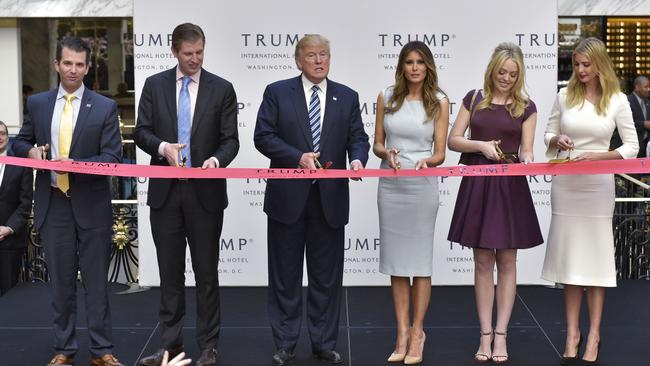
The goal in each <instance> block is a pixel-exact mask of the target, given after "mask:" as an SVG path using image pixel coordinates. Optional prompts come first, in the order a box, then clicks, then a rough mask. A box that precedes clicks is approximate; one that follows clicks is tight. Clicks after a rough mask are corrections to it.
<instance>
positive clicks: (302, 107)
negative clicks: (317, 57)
mask: <svg viewBox="0 0 650 366" xmlns="http://www.w3.org/2000/svg"><path fill="white" fill-rule="evenodd" d="M292 89H293V90H292V93H291V100H292V101H293V107H294V109H295V111H296V119H297V120H298V125H299V128H300V129H301V130H302V133H303V135H304V136H305V140H306V141H307V145H309V148H310V149H311V151H313V150H314V141H313V140H312V138H311V130H310V128H309V113H308V111H307V101H306V100H305V90H304V89H303V87H302V79H301V78H300V76H298V77H297V78H296V79H295V82H294V84H293V88H292ZM321 145H322V144H321Z"/></svg>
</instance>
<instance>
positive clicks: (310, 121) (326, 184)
mask: <svg viewBox="0 0 650 366" xmlns="http://www.w3.org/2000/svg"><path fill="white" fill-rule="evenodd" d="M295 58H296V65H297V66H298V68H299V69H300V70H301V71H302V75H301V76H298V77H295V78H292V79H288V80H282V81H278V82H275V83H273V84H270V85H269V86H267V88H266V90H265V91H264V98H263V100H262V104H261V105H260V109H259V112H258V114H257V123H256V126H255V147H256V148H257V149H258V150H259V151H260V152H261V153H262V154H264V155H265V156H266V157H268V158H269V159H271V168H296V167H299V168H304V169H317V168H320V167H321V166H326V165H327V166H331V168H332V169H345V168H346V167H347V161H348V160H349V162H350V168H351V169H353V170H355V171H356V170H359V169H363V167H364V165H365V164H366V162H367V160H368V150H369V149H370V145H369V143H368V135H367V134H366V133H365V131H364V128H363V123H362V121H361V112H360V109H359V96H358V94H357V93H356V92H355V91H354V90H352V89H350V88H348V87H346V86H344V85H342V84H339V83H335V82H333V81H331V80H329V79H327V74H328V72H329V65H330V47H329V41H328V40H327V39H326V38H325V37H323V36H320V35H307V36H305V37H303V38H302V39H301V40H300V41H299V42H298V44H297V45H296V52H295ZM346 157H347V159H346ZM321 162H322V165H321ZM349 195H350V194H349V188H348V180H347V179H320V180H315V181H314V180H310V179H286V180H285V179H270V180H269V181H268V182H267V185H266V194H265V198H264V212H266V214H267V216H268V229H267V230H268V256H269V259H268V263H269V267H268V271H269V292H268V311H269V318H270V322H271V328H272V331H273V339H274V341H275V346H276V348H277V350H276V352H275V354H274V355H273V358H272V362H273V364H275V365H285V364H288V363H290V362H292V361H293V359H294V357H295V356H294V349H295V346H296V343H297V341H298V336H299V332H300V324H301V318H302V274H303V258H304V257H306V258H307V274H308V279H309V286H308V290H307V327H308V329H309V335H310V338H311V342H312V353H313V354H314V356H315V357H317V358H319V359H321V360H324V361H326V362H328V363H332V364H337V363H341V362H342V360H341V356H340V355H339V354H338V352H336V350H335V347H336V341H337V338H338V326H339V317H340V303H341V294H342V282H343V257H344V238H345V225H346V224H347V223H348V216H349Z"/></svg>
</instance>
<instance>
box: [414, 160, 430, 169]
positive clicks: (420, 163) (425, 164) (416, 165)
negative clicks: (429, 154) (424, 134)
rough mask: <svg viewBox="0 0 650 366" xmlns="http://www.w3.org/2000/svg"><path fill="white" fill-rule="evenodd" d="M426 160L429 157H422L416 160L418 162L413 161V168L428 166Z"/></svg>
mask: <svg viewBox="0 0 650 366" xmlns="http://www.w3.org/2000/svg"><path fill="white" fill-rule="evenodd" d="M428 160H429V159H424V158H423V159H420V160H418V162H417V163H415V170H420V169H423V168H428V167H429V164H428V163H427V161H428Z"/></svg>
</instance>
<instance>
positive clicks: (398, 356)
mask: <svg viewBox="0 0 650 366" xmlns="http://www.w3.org/2000/svg"><path fill="white" fill-rule="evenodd" d="M406 334H407V336H408V333H406ZM408 342H409V339H408V337H407V338H406V349H407V350H408ZM396 347H397V345H396ZM396 350H397V348H396ZM404 358H406V352H404V353H396V352H393V353H391V354H390V356H389V357H388V359H387V360H386V361H388V362H402V361H404Z"/></svg>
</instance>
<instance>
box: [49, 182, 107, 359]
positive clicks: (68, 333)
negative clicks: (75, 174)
mask: <svg viewBox="0 0 650 366" xmlns="http://www.w3.org/2000/svg"><path fill="white" fill-rule="evenodd" d="M110 225H111V223H110V222H109V223H106V226H104V227H95V228H90V229H83V228H81V227H79V225H78V224H77V223H76V221H75V218H74V215H73V212H72V205H71V203H70V199H69V198H67V197H65V196H64V195H63V193H61V192H60V191H58V190H54V189H53V190H52V192H51V195H50V205H49V209H48V212H47V216H46V218H45V221H44V222H43V226H42V227H41V228H40V235H41V240H42V242H43V246H44V248H45V258H46V260H47V269H48V272H49V275H50V284H51V285H52V290H53V301H52V305H53V308H54V335H55V345H54V348H55V350H56V353H63V354H66V355H74V354H75V353H76V352H77V348H78V346H77V339H76V337H75V323H76V317H77V269H78V270H79V271H81V283H82V285H83V288H84V292H85V295H84V303H85V307H86V323H87V325H88V332H89V335H90V341H91V343H90V353H91V354H92V356H93V357H101V356H102V355H104V354H106V353H112V349H113V344H112V342H111V338H112V334H111V312H110V308H109V304H108V284H107V276H108V265H109V262H110V252H111V226H110Z"/></svg>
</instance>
